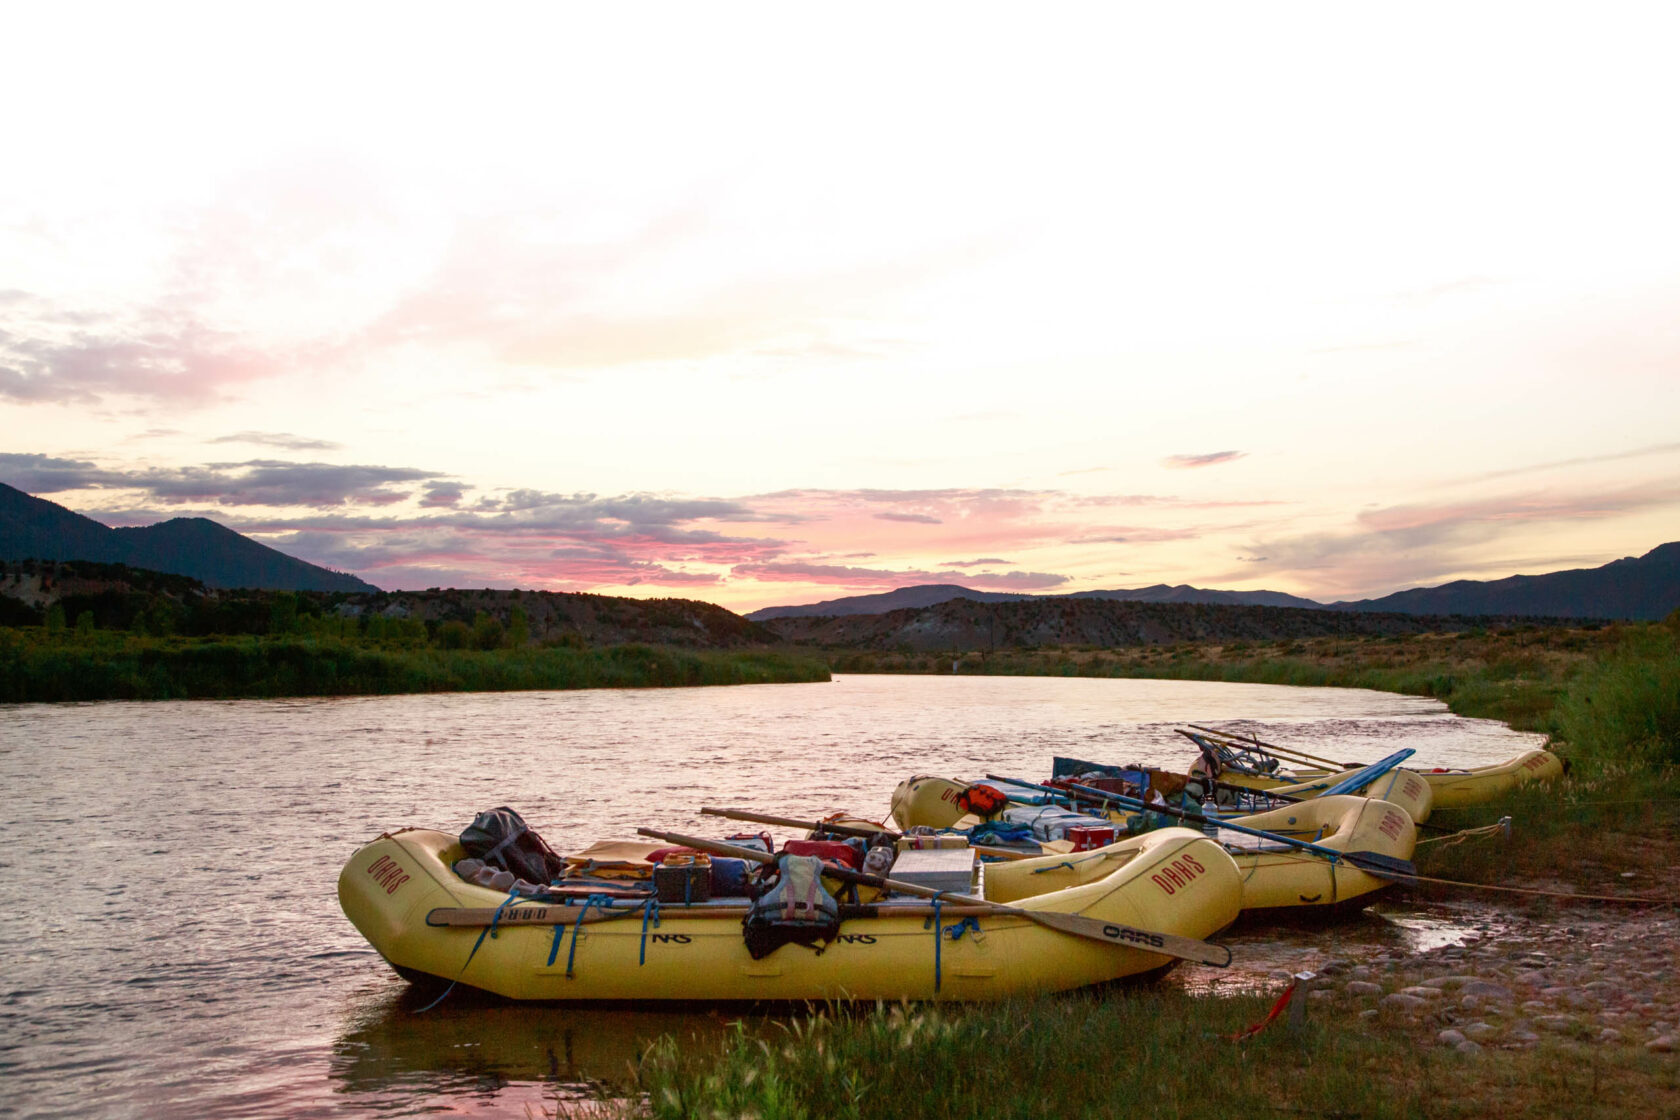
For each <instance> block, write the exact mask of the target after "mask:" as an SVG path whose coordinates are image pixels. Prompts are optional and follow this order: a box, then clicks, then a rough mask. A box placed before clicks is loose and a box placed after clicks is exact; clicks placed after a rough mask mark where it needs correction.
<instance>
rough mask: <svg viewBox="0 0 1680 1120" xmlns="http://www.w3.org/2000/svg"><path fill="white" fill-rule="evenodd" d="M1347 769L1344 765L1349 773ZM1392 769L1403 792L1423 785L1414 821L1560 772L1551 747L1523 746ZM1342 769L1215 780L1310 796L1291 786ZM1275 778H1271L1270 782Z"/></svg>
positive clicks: (1377, 787)
mask: <svg viewBox="0 0 1680 1120" xmlns="http://www.w3.org/2000/svg"><path fill="white" fill-rule="evenodd" d="M1351 773H1353V771H1351V770H1349V771H1346V772H1345V774H1351ZM1390 773H1391V774H1393V775H1405V778H1404V785H1405V787H1407V788H1406V789H1403V790H1401V791H1400V792H1401V793H1402V794H1403V793H1405V792H1407V790H1409V788H1410V787H1411V784H1412V781H1413V780H1414V779H1416V780H1420V781H1422V783H1423V784H1424V785H1425V786H1426V787H1427V800H1426V801H1425V802H1424V806H1425V812H1424V815H1423V816H1421V817H1420V816H1417V815H1416V814H1415V813H1414V815H1413V818H1412V819H1413V820H1416V821H1418V822H1419V823H1420V824H1421V823H1422V822H1423V821H1426V820H1428V819H1429V814H1428V810H1429V809H1462V808H1464V807H1465V806H1466V805H1479V804H1481V803H1482V802H1484V801H1492V800H1494V799H1495V798H1498V797H1502V796H1504V795H1505V794H1507V793H1510V792H1511V791H1512V790H1514V789H1516V788H1517V787H1518V786H1522V785H1526V784H1528V783H1529V782H1549V781H1551V780H1552V779H1554V778H1556V777H1558V776H1560V775H1561V774H1562V773H1563V760H1562V759H1561V758H1559V757H1558V756H1557V755H1555V754H1553V753H1552V752H1551V751H1545V750H1531V751H1524V752H1523V753H1522V754H1519V755H1518V756H1517V757H1515V758H1513V759H1511V760H1509V761H1507V762H1500V763H1493V764H1490V765H1487V766H1474V767H1469V768H1459V767H1442V768H1440V769H1435V770H1394V771H1390ZM1345 774H1334V773H1330V772H1329V771H1306V770H1295V771H1291V772H1290V775H1289V779H1293V782H1294V784H1284V783H1286V782H1288V781H1289V779H1271V778H1264V777H1257V776H1255V775H1252V774H1242V773H1239V772H1237V771H1234V770H1227V771H1226V772H1225V773H1223V774H1221V775H1220V776H1219V780H1220V781H1221V782H1225V783H1227V784H1229V785H1241V786H1246V787H1248V788H1250V789H1258V790H1264V791H1266V792H1267V793H1281V794H1287V795H1291V796H1295V797H1301V796H1311V795H1310V794H1302V793H1297V792H1294V791H1296V790H1299V789H1301V788H1303V787H1304V786H1311V785H1313V784H1316V783H1320V782H1324V781H1326V780H1328V781H1330V782H1335V781H1337V780H1339V779H1340V778H1341V777H1343V776H1345ZM1274 781H1275V782H1278V783H1279V784H1275V785H1274V784H1272V783H1273V782H1274ZM1388 781H1389V779H1388V777H1387V776H1385V777H1383V778H1379V779H1378V780H1377V781H1376V782H1375V783H1374V784H1373V785H1372V786H1371V787H1369V788H1370V789H1371V790H1373V791H1380V790H1381V789H1382V787H1383V785H1384V783H1385V782H1388ZM1370 796H1373V797H1375V796H1382V797H1383V798H1384V799H1385V800H1396V803H1397V804H1405V803H1407V801H1408V799H1407V798H1404V797H1400V798H1398V799H1396V798H1391V797H1390V796H1389V794H1388V793H1378V792H1372V793H1371V794H1370Z"/></svg>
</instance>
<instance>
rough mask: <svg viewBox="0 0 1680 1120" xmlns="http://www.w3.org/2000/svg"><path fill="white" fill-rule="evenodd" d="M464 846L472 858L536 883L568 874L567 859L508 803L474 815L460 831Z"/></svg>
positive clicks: (550, 881) (545, 882)
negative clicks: (558, 853)
mask: <svg viewBox="0 0 1680 1120" xmlns="http://www.w3.org/2000/svg"><path fill="white" fill-rule="evenodd" d="M461 847H463V848H465V849H466V850H467V855H469V856H471V857H472V858H474V859H481V860H483V861H484V862H485V863H487V864H489V865H490V866H492V867H500V868H501V869H502V870H504V871H511V872H513V874H514V876H515V877H516V878H520V879H526V880H529V881H530V882H533V883H542V884H547V883H552V882H553V881H554V880H556V879H558V878H560V877H561V876H563V875H564V874H565V873H566V861H565V860H563V859H561V858H560V857H559V856H557V855H555V854H554V849H553V848H550V847H549V846H548V845H547V844H545V843H544V842H543V838H542V837H541V836H538V835H537V834H536V833H535V832H533V831H532V830H531V826H530V825H528V824H526V823H525V819H524V818H523V817H521V816H520V815H519V814H518V813H516V812H514V811H513V810H512V809H509V808H508V807H507V806H506V805H502V806H500V807H498V808H495V809H487V810H485V811H484V812H482V813H480V814H478V816H476V817H474V818H473V822H472V824H470V825H468V826H467V827H466V829H465V831H463V832H462V833H461Z"/></svg>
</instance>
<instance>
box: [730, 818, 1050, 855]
mask: <svg viewBox="0 0 1680 1120" xmlns="http://www.w3.org/2000/svg"><path fill="white" fill-rule="evenodd" d="M700 812H701V813H702V814H704V815H705V816H708V817H723V818H725V819H726V820H732V821H750V822H752V823H753V824H773V825H775V826H776V827H778V828H803V829H804V830H805V831H806V832H832V833H835V834H836V835H839V836H860V837H862V838H863V839H865V840H867V839H869V838H870V837H872V836H890V837H892V838H893V839H894V840H901V839H903V838H904V834H903V833H900V832H894V831H893V830H892V829H890V828H883V827H881V826H879V825H876V826H874V827H871V828H864V827H863V826H861V825H852V824H835V823H834V822H832V821H801V820H794V819H793V818H792V817H773V816H771V815H770V814H768V813H754V812H752V811H751V810H748V809H701V810H700ZM968 850H969V851H971V852H979V853H980V854H981V855H983V856H997V857H999V858H1001V859H1031V858H1032V855H1033V853H1031V852H1017V851H1016V850H1015V849H1013V848H993V847H989V846H987V845H985V844H970V845H969V846H968Z"/></svg>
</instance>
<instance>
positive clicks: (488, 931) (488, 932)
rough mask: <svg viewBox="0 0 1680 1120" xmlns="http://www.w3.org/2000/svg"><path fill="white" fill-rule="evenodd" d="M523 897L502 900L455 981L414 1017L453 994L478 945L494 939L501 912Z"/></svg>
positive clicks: (518, 895)
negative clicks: (490, 938)
mask: <svg viewBox="0 0 1680 1120" xmlns="http://www.w3.org/2000/svg"><path fill="white" fill-rule="evenodd" d="M524 897H525V896H524V895H522V894H519V893H518V892H514V893H512V894H509V895H508V896H507V897H506V898H504V899H502V904H501V905H500V906H498V907H496V912H495V913H494V914H492V915H490V924H489V925H487V926H485V927H484V929H483V930H482V931H480V933H479V935H478V940H477V941H474V942H473V947H472V952H470V953H468V954H467V959H466V961H465V963H463V964H462V965H461V971H460V972H457V973H456V974H455V979H453V980H451V981H450V982H449V987H447V988H445V989H444V990H443V994H442V995H440V996H438V997H437V998H436V999H434V1000H433V1001H432V1002H430V1003H428V1004H427V1005H426V1006H424V1007H422V1008H421V1009H420V1010H418V1011H416V1012H415V1014H416V1015H424V1014H425V1013H426V1012H428V1011H430V1010H431V1009H432V1008H434V1007H436V1006H437V1005H438V1004H440V1003H442V1002H443V1001H444V1000H445V999H447V998H448V997H449V993H450V992H453V991H454V990H455V985H456V984H459V983H460V982H461V977H463V976H465V975H466V974H467V965H470V964H472V962H473V958H474V957H476V956H478V947H479V946H480V945H482V944H484V939H485V937H486V936H489V937H495V936H496V923H498V922H500V921H501V920H502V911H503V910H506V909H507V908H508V906H509V905H510V904H512V903H515V902H518V901H519V900H520V899H522V898H524Z"/></svg>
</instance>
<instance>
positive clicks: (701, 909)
mask: <svg viewBox="0 0 1680 1120" xmlns="http://www.w3.org/2000/svg"><path fill="white" fill-rule="evenodd" d="M748 909H749V908H748V907H746V906H685V905H681V904H672V905H669V906H662V907H660V910H659V916H660V918H661V919H662V920H664V921H671V920H673V919H678V918H684V919H686V918H729V919H732V920H734V921H740V920H741V919H742V918H744V917H746V916H747V913H748ZM582 911H583V907H581V906H555V905H542V906H510V907H508V908H507V909H506V910H503V911H502V916H501V917H500V918H497V917H496V908H495V907H494V906H455V907H451V906H439V907H437V908H436V909H434V910H431V911H430V912H428V913H427V915H426V924H427V925H429V926H461V927H467V928H471V929H482V928H483V927H485V926H487V925H490V924H491V922H492V921H493V922H495V924H496V926H497V927H498V928H500V927H502V926H570V925H577V924H578V922H579V920H580V919H581V920H582V922H583V924H584V925H594V924H595V923H596V922H607V921H615V920H618V919H624V918H629V919H631V920H632V921H633V920H634V919H635V917H636V916H637V915H639V914H640V913H641V907H639V906H637V907H631V908H629V909H626V910H609V911H606V912H602V911H600V910H591V911H590V912H589V913H588V914H584V913H583V912H582ZM939 913H940V914H941V915H942V916H943V917H947V918H952V917H955V918H962V917H967V916H968V915H970V914H974V915H979V914H989V913H991V909H990V908H989V907H986V906H964V905H962V904H961V903H952V904H951V905H949V906H941V907H940V908H939ZM932 914H933V907H932V906H923V905H920V904H918V903H910V904H906V905H901V906H897V905H895V906H875V905H869V904H864V905H861V906H850V905H842V906H841V907H840V917H841V919H842V920H851V919H854V918H893V917H901V918H926V917H929V916H931V915H932Z"/></svg>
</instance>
